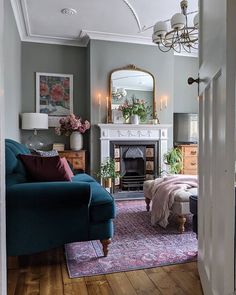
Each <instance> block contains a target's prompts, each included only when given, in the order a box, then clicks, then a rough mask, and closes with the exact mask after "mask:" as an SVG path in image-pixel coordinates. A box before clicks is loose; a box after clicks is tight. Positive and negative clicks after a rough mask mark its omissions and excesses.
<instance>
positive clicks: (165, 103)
mask: <svg viewBox="0 0 236 295" xmlns="http://www.w3.org/2000/svg"><path fill="white" fill-rule="evenodd" d="M164 107H165V108H167V96H165V100H164Z"/></svg>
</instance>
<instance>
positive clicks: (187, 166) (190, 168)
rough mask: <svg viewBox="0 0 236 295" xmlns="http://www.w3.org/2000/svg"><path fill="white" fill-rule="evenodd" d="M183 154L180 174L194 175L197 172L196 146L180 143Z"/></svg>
mask: <svg viewBox="0 0 236 295" xmlns="http://www.w3.org/2000/svg"><path fill="white" fill-rule="evenodd" d="M178 147H179V148H180V149H181V152H182V156H183V168H182V171H181V173H182V174H189V175H196V174H197V173H198V146H197V145H196V144H192V145H180V146H178Z"/></svg>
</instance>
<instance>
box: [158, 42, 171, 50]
mask: <svg viewBox="0 0 236 295" xmlns="http://www.w3.org/2000/svg"><path fill="white" fill-rule="evenodd" d="M157 45H158V48H159V50H160V51H162V52H168V51H170V50H171V47H166V46H165V45H164V48H166V50H163V48H162V47H161V46H160V43H158V44H157Z"/></svg>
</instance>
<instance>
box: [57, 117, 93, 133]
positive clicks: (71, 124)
mask: <svg viewBox="0 0 236 295" xmlns="http://www.w3.org/2000/svg"><path fill="white" fill-rule="evenodd" d="M59 123H60V127H56V128H55V132H56V134H57V135H62V134H64V135H66V136H69V135H71V133H72V132H74V131H78V132H80V133H84V132H85V131H86V130H88V129H89V128H90V123H89V121H87V120H85V121H83V120H82V118H81V117H79V116H75V115H74V114H70V115H68V116H67V117H65V118H61V119H60V121H59Z"/></svg>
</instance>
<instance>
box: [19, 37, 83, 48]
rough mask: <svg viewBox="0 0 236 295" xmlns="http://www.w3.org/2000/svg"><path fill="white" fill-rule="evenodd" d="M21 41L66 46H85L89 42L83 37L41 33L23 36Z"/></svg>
mask: <svg viewBox="0 0 236 295" xmlns="http://www.w3.org/2000/svg"><path fill="white" fill-rule="evenodd" d="M21 41H23V42H33V43H44V44H55V45H67V46H78V47H86V46H87V45H88V42H89V38H83V39H81V40H80V39H69V38H61V37H60V38H58V37H52V36H43V35H42V36H41V35H31V36H24V37H23V38H22V39H21Z"/></svg>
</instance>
